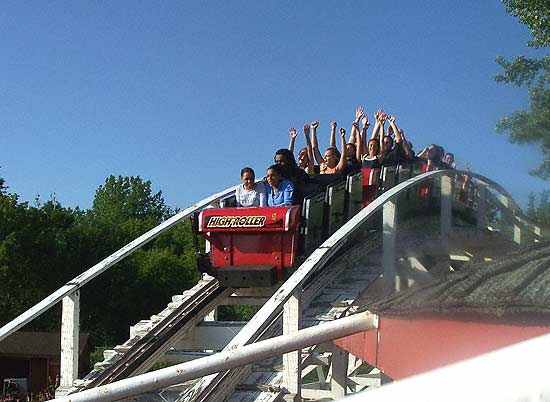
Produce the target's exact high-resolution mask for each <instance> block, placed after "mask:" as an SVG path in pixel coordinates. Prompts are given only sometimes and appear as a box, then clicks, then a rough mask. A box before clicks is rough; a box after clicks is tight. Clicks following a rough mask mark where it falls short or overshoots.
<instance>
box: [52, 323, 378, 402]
mask: <svg viewBox="0 0 550 402" xmlns="http://www.w3.org/2000/svg"><path fill="white" fill-rule="evenodd" d="M377 325H378V317H377V316H376V315H374V314H371V313H369V312H362V313H358V314H355V315H352V316H349V317H345V318H341V319H339V320H338V321H335V322H331V323H327V324H322V325H318V326H315V327H311V328H307V329H303V330H301V331H298V332H296V333H293V334H290V335H282V336H278V337H274V338H271V339H267V340H264V341H260V342H257V343H254V344H251V345H247V346H243V347H241V348H239V349H237V350H232V351H226V352H221V353H217V354H215V355H212V356H207V357H203V358H200V359H196V360H192V361H189V362H186V363H180V364H176V365H174V366H170V367H167V368H164V369H160V370H156V371H152V372H149V373H145V374H140V375H137V376H134V377H130V378H126V379H124V380H120V381H117V382H113V383H111V384H107V385H102V386H100V387H97V388H92V389H88V390H85V391H82V392H78V393H75V394H71V395H67V396H65V397H62V398H57V399H55V401H57V402H84V401H94V402H110V401H117V400H120V399H123V398H129V397H131V396H135V395H139V394H142V393H144V392H149V391H153V390H155V389H157V388H160V387H167V386H170V385H172V384H177V383H182V382H185V381H188V380H192V379H194V378H200V377H202V376H205V375H208V374H212V373H217V372H218V371H225V370H229V369H232V368H235V367H239V366H243V365H246V364H249V363H253V362H256V361H260V360H264V359H267V358H269V357H272V356H277V355H280V354H282V353H285V352H288V351H292V350H296V349H298V348H303V347H307V346H312V345H316V344H318V343H323V342H327V341H329V340H331V339H336V338H341V337H344V336H348V335H352V334H355V333H358V332H362V331H367V330H369V329H373V328H376V327H377Z"/></svg>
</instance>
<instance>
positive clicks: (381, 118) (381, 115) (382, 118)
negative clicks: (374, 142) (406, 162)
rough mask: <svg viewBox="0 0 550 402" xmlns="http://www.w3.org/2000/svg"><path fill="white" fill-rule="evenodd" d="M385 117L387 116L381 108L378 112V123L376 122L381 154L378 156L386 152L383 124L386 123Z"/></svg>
mask: <svg viewBox="0 0 550 402" xmlns="http://www.w3.org/2000/svg"><path fill="white" fill-rule="evenodd" d="M386 118H387V115H386V113H384V111H383V110H380V111H379V113H378V119H379V124H378V131H379V134H380V135H379V137H380V138H379V140H380V145H379V146H380V153H381V155H380V156H383V155H385V153H386V149H385V148H384V124H386Z"/></svg>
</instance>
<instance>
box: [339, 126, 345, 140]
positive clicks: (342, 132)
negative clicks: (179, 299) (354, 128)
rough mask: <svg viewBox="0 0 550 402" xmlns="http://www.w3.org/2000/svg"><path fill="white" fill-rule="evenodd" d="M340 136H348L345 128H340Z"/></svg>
mask: <svg viewBox="0 0 550 402" xmlns="http://www.w3.org/2000/svg"><path fill="white" fill-rule="evenodd" d="M340 137H342V138H345V137H346V130H345V129H344V128H340Z"/></svg>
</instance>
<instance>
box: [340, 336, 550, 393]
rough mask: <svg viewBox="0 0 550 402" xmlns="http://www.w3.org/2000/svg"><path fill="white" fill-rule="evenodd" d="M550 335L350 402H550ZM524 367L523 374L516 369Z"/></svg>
mask: <svg viewBox="0 0 550 402" xmlns="http://www.w3.org/2000/svg"><path fill="white" fill-rule="evenodd" d="M549 360H550V335H544V336H540V337H537V338H533V339H530V340H528V341H524V342H520V343H517V344H515V345H512V346H508V347H506V348H503V349H499V350H497V351H494V352H490V353H486V354H483V355H480V356H477V357H474V358H472V359H468V360H464V361H462V362H459V363H455V364H452V365H449V366H446V367H443V368H440V369H436V370H433V371H429V372H427V373H424V374H420V375H417V376H414V377H410V378H407V379H404V380H401V381H397V382H394V383H391V384H388V385H385V386H383V387H380V388H377V389H373V390H372V391H367V392H366V393H360V394H357V395H354V396H350V397H347V398H345V399H343V400H344V401H345V402H359V401H365V400H368V401H370V402H394V401H407V402H432V401H433V402H439V401H445V402H463V401H469V402H478V401H479V402H519V401H548V400H550V381H548V361H549ZM518 367H523V368H522V369H520V370H518V369H516V368H518Z"/></svg>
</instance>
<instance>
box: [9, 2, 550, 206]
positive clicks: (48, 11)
mask: <svg viewBox="0 0 550 402" xmlns="http://www.w3.org/2000/svg"><path fill="white" fill-rule="evenodd" d="M528 40H529V35H528V30H527V29H526V28H525V27H524V26H521V25H520V24H519V23H518V22H517V20H516V19H515V18H513V17H510V16H509V15H507V14H506V13H505V10H504V6H503V5H502V4H501V3H500V2H499V1H497V0H483V1H479V0H466V1H461V2H457V1H450V0H449V1H447V0H444V1H404V0H402V1H397V0H394V1H384V2H374V1H353V2H352V1H300V2H298V1H270V2H268V1H247V2H245V1H194V2H191V1H186V2H175V1H166V2H152V1H112V2H105V1H104V2H100V1H95V2H69V1H66V2H62V1H55V2H19V1H6V2H3V3H2V7H1V8H0V54H1V57H2V74H1V75H0V94H1V100H0V150H1V151H2V152H1V153H0V165H1V166H2V168H1V169H0V176H2V177H4V178H5V179H6V182H7V184H8V185H9V187H10V190H11V191H12V192H16V193H18V194H19V195H20V196H21V199H22V200H31V201H32V200H33V199H34V197H35V196H36V195H37V194H39V195H40V196H41V198H42V199H43V200H45V199H48V198H49V196H50V195H51V194H55V196H56V198H57V199H58V200H59V201H60V202H61V203H62V204H63V205H65V206H72V207H74V206H80V207H81V208H89V207H90V206H91V203H92V200H93V196H94V193H95V190H96V189H97V187H98V186H99V185H101V184H102V183H103V182H104V180H105V178H106V177H107V176H109V175H110V174H114V175H128V176H130V175H134V176H136V175H139V176H141V177H142V178H144V179H148V180H151V181H152V182H153V186H154V188H155V190H162V191H163V194H164V197H165V200H166V202H167V203H168V204H169V205H171V206H174V207H176V206H177V207H180V208H183V207H186V206H188V205H191V204H192V203H194V202H196V201H198V200H200V199H202V198H204V197H206V196H208V195H209V194H211V193H213V192H215V191H219V190H222V189H224V188H227V187H229V186H230V185H233V184H236V183H237V181H238V180H239V171H240V169H241V168H242V167H243V166H252V167H253V168H255V169H256V172H257V175H258V176H263V174H264V173H265V168H266V167H267V166H268V165H269V164H271V162H272V158H273V153H274V151H275V150H276V149H278V148H281V147H286V146H287V144H288V128H289V127H290V126H294V127H297V128H298V127H302V126H303V124H304V123H306V122H311V121H312V120H319V121H320V123H321V126H320V128H319V134H320V142H321V145H322V146H326V145H327V144H328V133H329V123H330V122H331V121H333V120H335V121H337V122H338V123H339V126H344V127H345V128H346V129H348V130H349V127H350V124H351V121H352V119H353V117H354V109H355V107H356V106H357V105H359V104H361V105H364V106H365V108H366V109H367V111H368V112H369V116H371V115H372V112H373V111H374V110H375V109H377V108H379V107H381V108H384V109H386V110H387V111H388V112H390V113H392V114H395V115H396V116H397V123H398V125H399V126H400V127H402V128H404V129H405V132H406V133H407V136H408V137H409V139H410V140H411V141H412V142H413V143H414V146H415V149H416V150H419V149H421V148H423V147H424V146H426V145H428V144H430V143H437V144H441V145H443V146H444V147H445V149H446V150H448V151H451V152H454V153H455V155H456V159H457V160H458V162H459V165H461V166H464V164H465V162H467V161H469V162H470V163H471V164H472V169H473V170H474V171H475V172H478V173H481V174H484V175H486V176H488V177H490V178H492V179H494V180H495V181H497V182H499V183H500V184H502V185H503V186H504V187H505V188H507V189H508V190H509V191H510V192H511V193H512V195H513V196H514V197H515V198H516V200H518V201H519V202H520V203H521V204H525V202H526V199H527V194H528V193H529V191H534V192H540V191H541V190H543V189H544V188H547V187H548V185H547V183H545V182H543V181H541V180H539V179H536V178H533V177H531V176H529V175H528V173H527V171H528V169H529V168H530V167H534V166H536V164H537V163H538V161H539V159H540V153H539V151H538V149H537V148H536V147H535V146H531V147H524V146H522V147H520V146H517V145H512V144H509V143H508V142H507V140H506V137H505V136H504V135H499V134H496V133H495V130H494V127H495V124H496V122H497V121H498V119H499V117H501V116H504V115H506V114H507V113H509V112H511V111H513V110H516V109H521V108H527V107H528V97H527V93H526V90H525V89H521V88H516V87H513V86H509V85H503V84H498V83H496V82H495V81H494V80H493V76H494V75H495V74H497V73H498V72H499V67H498V65H497V64H496V62H495V57H496V56H497V55H503V56H505V57H507V58H513V57H515V56H516V55H519V54H528V55H533V54H535V55H536V54H537V53H533V51H531V50H528V49H527V47H526V43H527V41H528ZM302 143H303V137H302V136H301V137H300V138H299V142H298V146H300V144H302Z"/></svg>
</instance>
